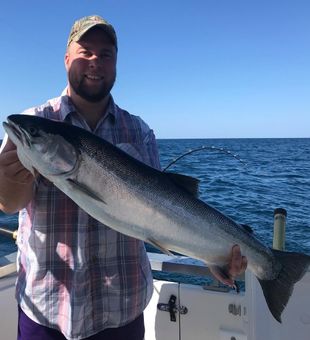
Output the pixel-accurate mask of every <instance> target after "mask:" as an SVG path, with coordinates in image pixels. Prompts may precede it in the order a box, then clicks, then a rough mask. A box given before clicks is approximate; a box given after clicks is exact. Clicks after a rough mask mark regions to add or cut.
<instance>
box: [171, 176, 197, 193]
mask: <svg viewBox="0 0 310 340" xmlns="http://www.w3.org/2000/svg"><path fill="white" fill-rule="evenodd" d="M165 174H167V175H168V176H169V178H170V179H171V180H172V181H173V182H174V183H176V184H177V185H179V186H180V187H182V188H183V189H185V190H186V191H187V192H189V193H190V194H192V195H194V196H195V197H198V196H199V180H198V179H197V178H194V177H191V176H187V175H182V174H177V173H175V172H168V171H167V172H165Z"/></svg>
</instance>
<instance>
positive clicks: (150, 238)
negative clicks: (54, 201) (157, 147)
mask: <svg viewBox="0 0 310 340" xmlns="http://www.w3.org/2000/svg"><path fill="white" fill-rule="evenodd" d="M3 127H4V129H5V131H6V133H7V135H8V137H9V138H10V139H11V141H12V142H13V143H14V144H15V145H16V147H17V154H18V157H19V159H20V161H21V163H22V164H23V165H24V167H25V168H27V169H28V170H29V171H31V172H32V173H33V174H35V173H36V172H38V173H40V174H41V175H42V176H43V177H45V178H46V179H47V180H49V181H50V182H52V183H53V184H54V185H55V186H56V187H57V188H59V189H60V190H61V191H63V192H64V193H65V194H66V195H67V196H68V197H70V198H71V199H72V200H73V201H74V202H75V203H76V204H77V205H79V206H80V207H81V208H82V209H83V210H84V211H85V212H87V213H88V214H89V215H91V216H92V217H94V218H95V219H97V220H98V221H100V222H101V223H103V224H105V225H106V226H108V227H110V228H112V229H114V230H116V231H118V232H120V233H123V234H126V235H128V236H131V237H134V238H137V239H140V240H143V241H145V242H148V243H150V244H152V245H154V246H155V247H157V248H159V249H161V250H162V251H163V252H165V253H168V254H171V252H176V253H179V254H183V255H186V256H189V257H191V258H195V259H198V260H201V261H203V262H204V263H205V264H206V265H208V266H210V267H213V268H216V269H217V270H219V271H222V272H223V273H224V272H225V268H227V267H225V266H227V264H228V261H229V255H230V250H231V248H232V247H233V246H234V245H235V244H238V245H239V246H240V249H241V252H242V254H243V255H244V256H246V257H247V260H248V269H249V270H251V271H252V272H253V274H254V275H255V276H256V278H257V279H258V281H259V283H260V286H261V288H262V291H263V294H264V297H265V300H266V303H267V306H268V307H269V310H270V312H271V314H272V315H273V317H274V318H275V319H276V320H277V321H278V322H282V320H281V315H282V312H283V310H284V309H285V307H286V305H287V303H288V301H289V298H290V296H291V294H292V292H293V288H294V284H295V283H296V282H298V281H299V280H300V279H301V278H302V277H303V275H304V274H305V273H306V271H307V269H308V267H309V264H310V256H309V255H307V254H303V253H297V252H286V251H279V250H274V249H271V248H270V247H268V246H266V245H264V244H263V243H262V242H261V241H259V240H258V239H257V238H255V236H254V235H253V233H251V232H249V230H248V229H247V228H244V227H243V226H242V225H240V224H238V223H237V222H235V221H233V220H232V219H231V218H230V217H228V216H226V215H225V214H223V213H222V212H220V211H219V210H218V209H215V208H214V207H212V206H211V205H209V204H207V203H206V202H204V201H202V200H201V199H199V197H198V195H197V181H196V180H195V179H192V178H190V177H187V176H183V175H181V174H173V173H167V172H163V171H161V170H158V169H154V168H153V167H151V166H148V165H146V164H144V163H143V162H141V161H139V160H137V159H135V158H133V157H131V156H130V155H128V154H127V153H126V152H124V151H122V150H121V149H120V148H118V147H117V146H114V145H113V144H111V143H109V142H108V141H106V140H104V139H103V138H99V137H98V136H96V135H94V134H93V133H92V132H89V131H87V130H85V129H82V128H79V127H77V126H73V125H70V124H68V123H65V122H59V121H54V120H50V119H47V118H42V117H37V116H30V115H25V114H14V115H10V116H8V117H7V122H3Z"/></svg>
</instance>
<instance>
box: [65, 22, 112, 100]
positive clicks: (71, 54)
mask: <svg viewBox="0 0 310 340" xmlns="http://www.w3.org/2000/svg"><path fill="white" fill-rule="evenodd" d="M116 59H117V51H116V48H115V46H114V45H113V44H112V43H111V41H110V40H109V37H108V36H107V35H106V33H105V32H104V31H103V30H102V29H100V28H98V27H97V28H96V27H95V28H93V29H91V30H90V31H89V32H87V33H86V34H84V35H83V36H82V38H81V39H80V41H79V42H72V43H71V44H70V46H69V47H68V50H67V53H66V55H65V65H66V69H67V73H68V80H69V85H70V87H71V89H73V91H74V92H75V93H76V94H77V95H79V96H80V97H82V98H83V99H85V100H87V101H89V102H99V101H101V100H102V99H104V98H105V97H106V96H107V95H108V94H109V93H110V91H111V89H112V87H113V85H114V82H115V78H116Z"/></svg>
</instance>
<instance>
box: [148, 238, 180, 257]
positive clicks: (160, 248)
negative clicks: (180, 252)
mask: <svg viewBox="0 0 310 340" xmlns="http://www.w3.org/2000/svg"><path fill="white" fill-rule="evenodd" d="M146 242H148V243H149V244H151V245H152V246H153V247H154V248H157V249H158V250H160V251H161V252H162V253H164V254H166V255H169V256H174V255H173V254H172V253H171V252H170V250H168V249H166V248H164V247H162V246H161V245H160V244H159V243H158V242H157V241H155V240H154V239H153V238H148V239H147V240H146Z"/></svg>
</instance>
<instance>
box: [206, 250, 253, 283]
mask: <svg viewBox="0 0 310 340" xmlns="http://www.w3.org/2000/svg"><path fill="white" fill-rule="evenodd" d="M247 264H248V262H247V258H246V257H245V256H242V255H241V251H240V247H239V246H238V245H234V246H233V247H232V249H231V253H230V257H229V263H228V264H227V266H226V267H225V268H219V267H215V266H211V267H210V271H211V273H212V274H213V275H214V277H215V278H216V279H217V280H219V281H220V282H222V283H224V284H226V285H228V286H230V287H235V278H236V277H237V276H238V275H241V274H242V273H244V272H245V270H246V268H247Z"/></svg>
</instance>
